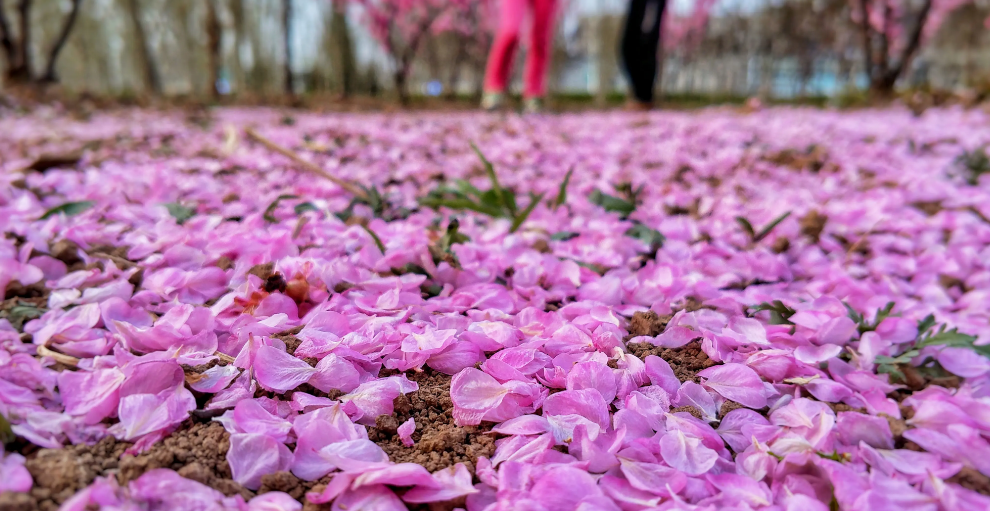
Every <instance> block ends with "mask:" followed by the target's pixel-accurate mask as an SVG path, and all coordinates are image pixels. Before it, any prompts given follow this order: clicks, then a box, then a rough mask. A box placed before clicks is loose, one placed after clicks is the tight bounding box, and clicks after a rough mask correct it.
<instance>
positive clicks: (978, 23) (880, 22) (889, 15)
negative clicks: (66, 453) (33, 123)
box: [0, 0, 990, 104]
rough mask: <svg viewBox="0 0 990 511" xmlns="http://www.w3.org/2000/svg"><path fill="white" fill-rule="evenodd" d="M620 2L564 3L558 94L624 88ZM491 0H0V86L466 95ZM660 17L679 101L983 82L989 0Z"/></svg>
mask: <svg viewBox="0 0 990 511" xmlns="http://www.w3.org/2000/svg"><path fill="white" fill-rule="evenodd" d="M626 1H627V0H564V1H562V2H561V4H560V6H559V8H558V10H559V13H558V16H559V18H558V19H559V22H558V24H557V26H556V29H555V38H554V43H553V51H552V65H551V69H550V78H549V80H550V81H549V84H550V89H551V94H553V95H554V97H556V98H565V99H569V100H571V101H575V102H582V101H586V102H590V103H598V104H608V103H619V102H621V101H622V100H623V98H624V95H625V91H626V81H625V80H624V78H623V75H622V71H621V68H620V60H619V57H618V47H619V40H620V38H621V33H622V24H623V17H624V13H625V9H626ZM496 2H497V0H0V8H2V9H0V12H2V16H0V43H2V48H0V50H2V53H0V65H2V69H3V70H4V72H3V73H0V76H2V78H0V90H5V91H6V92H11V91H17V90H20V91H22V92H25V91H27V92H39V91H45V93H48V94H50V93H53V91H54V92H55V93H57V94H61V95H65V96H68V97H72V96H83V97H87V96H95V97H114V98H119V99H126V98H140V97H148V96H157V97H167V98H213V99H214V100H218V101H222V100H228V101H237V100H244V101H248V100H264V99H266V98H268V99H271V98H277V97H287V96H288V97H310V98H312V97H333V98H338V99H339V98H364V97H378V98H387V99H389V100H394V99H399V100H403V101H405V102H410V101H412V102H415V101H423V100H424V98H436V100H437V101H440V100H446V101H451V102H457V101H460V102H467V101H472V102H473V101H476V100H477V98H478V97H480V94H481V87H482V75H483V72H484V66H485V60H486V57H487V51H488V48H489V46H490V45H491V41H492V37H493V32H494V29H495V26H496V24H497V11H496ZM864 12H865V13H866V14H867V16H866V17H865V19H866V20H867V22H865V23H864V16H863V13H864ZM664 15H665V22H664V36H663V50H662V55H661V56H658V58H660V59H661V79H659V80H658V84H657V87H658V89H659V90H660V92H661V94H662V97H663V98H664V99H665V100H666V101H670V102H676V101H682V102H690V101H699V102H717V101H723V102H731V101H736V100H739V101H741V100H744V99H745V98H749V97H754V96H756V97H760V98H763V99H766V100H769V101H785V102H788V101H792V102H809V103H830V102H831V103H837V102H841V101H849V100H852V99H855V98H858V97H866V96H869V95H871V94H872V95H888V94H893V93H895V92H899V93H904V92H905V91H908V92H911V91H927V92H928V93H933V91H943V92H944V93H945V94H950V93H952V94H957V95H958V94H967V95H970V96H980V95H983V96H986V94H987V92H988V91H990V30H988V24H987V22H988V17H990V0H669V1H668V3H667V5H666V12H665V14H664ZM523 52H525V37H523ZM522 61H523V59H522V58H517V59H516V66H517V67H520V68H521V65H522ZM519 75H521V73H520V72H517V73H516V76H517V77H518V76H519ZM518 88H519V87H518V85H517V86H516V87H514V90H518Z"/></svg>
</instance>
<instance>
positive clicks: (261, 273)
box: [248, 263, 275, 280]
mask: <svg viewBox="0 0 990 511" xmlns="http://www.w3.org/2000/svg"><path fill="white" fill-rule="evenodd" d="M273 273H275V263H264V264H256V265H254V266H252V267H251V269H250V270H248V275H254V276H256V277H258V278H259V279H261V280H268V277H271V276H272V274H273Z"/></svg>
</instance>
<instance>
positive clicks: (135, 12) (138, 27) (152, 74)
mask: <svg viewBox="0 0 990 511" xmlns="http://www.w3.org/2000/svg"><path fill="white" fill-rule="evenodd" d="M130 8H131V9H130V11H131V13H130V14H131V20H132V21H133V22H134V31H135V32H136V33H137V38H138V44H140V45H141V55H142V56H143V57H144V59H143V60H144V76H145V80H147V82H148V87H150V88H151V91H152V92H153V93H155V94H160V93H161V92H162V80H161V76H160V75H159V73H158V66H157V64H156V63H155V56H154V54H153V52H152V51H151V42H150V41H148V35H147V34H146V33H145V30H144V23H142V22H141V6H140V5H139V4H138V0H131V1H130Z"/></svg>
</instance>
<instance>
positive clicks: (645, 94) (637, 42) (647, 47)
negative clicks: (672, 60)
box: [622, 0, 665, 104]
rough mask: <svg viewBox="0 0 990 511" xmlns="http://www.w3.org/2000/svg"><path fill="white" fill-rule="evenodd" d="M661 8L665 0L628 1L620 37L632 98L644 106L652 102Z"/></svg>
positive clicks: (662, 9) (662, 8)
mask: <svg viewBox="0 0 990 511" xmlns="http://www.w3.org/2000/svg"><path fill="white" fill-rule="evenodd" d="M664 7H665V2H664V0H631V1H630V3H629V11H628V13H627V15H626V24H625V29H624V31H623V35H622V62H623V64H624V66H625V68H626V74H627V76H628V77H629V82H630V83H629V85H630V90H631V92H632V94H633V97H634V98H636V101H638V102H640V103H643V104H649V103H651V102H652V101H653V83H654V80H655V79H656V74H657V49H658V47H659V43H660V25H661V22H662V19H663V11H664Z"/></svg>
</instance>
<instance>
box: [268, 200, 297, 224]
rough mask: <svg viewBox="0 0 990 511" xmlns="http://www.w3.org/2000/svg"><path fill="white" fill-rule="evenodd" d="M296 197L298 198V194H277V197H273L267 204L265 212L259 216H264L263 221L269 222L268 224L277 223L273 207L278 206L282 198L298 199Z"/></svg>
mask: <svg viewBox="0 0 990 511" xmlns="http://www.w3.org/2000/svg"><path fill="white" fill-rule="evenodd" d="M298 198H299V196H298V195H292V194H282V195H279V196H278V197H276V198H275V200H274V201H272V203H271V204H269V205H268V207H267V208H265V213H264V214H262V215H261V217H262V218H264V219H265V221H266V222H268V223H270V224H274V223H278V219H277V218H275V215H274V213H275V209H277V208H278V205H279V204H280V203H281V202H282V201H284V200H292V199H298Z"/></svg>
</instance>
